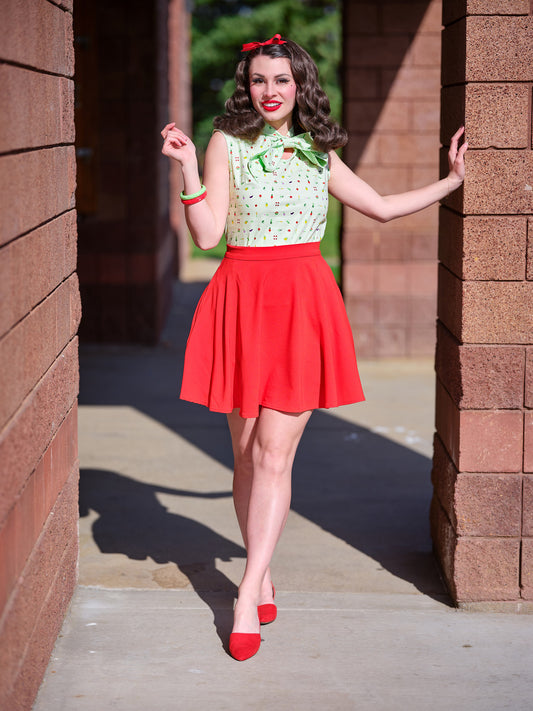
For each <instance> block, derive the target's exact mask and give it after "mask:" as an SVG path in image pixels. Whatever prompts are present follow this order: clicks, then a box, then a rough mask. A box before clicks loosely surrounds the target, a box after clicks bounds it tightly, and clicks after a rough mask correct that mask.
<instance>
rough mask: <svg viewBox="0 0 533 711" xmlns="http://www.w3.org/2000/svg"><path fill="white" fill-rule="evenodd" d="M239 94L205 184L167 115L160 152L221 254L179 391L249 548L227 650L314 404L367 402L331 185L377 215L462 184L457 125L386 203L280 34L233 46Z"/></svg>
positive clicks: (202, 242)
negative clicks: (351, 161)
mask: <svg viewBox="0 0 533 711" xmlns="http://www.w3.org/2000/svg"><path fill="white" fill-rule="evenodd" d="M243 52H245V55H244V58H243V59H242V60H241V61H240V62H239V64H238V66H237V71H236V75H235V83H236V89H235V92H234V94H233V96H232V97H231V98H230V99H228V101H227V102H226V112H225V113H224V114H223V115H222V116H219V117H217V118H216V119H215V121H214V126H215V129H216V130H215V132H214V133H213V136H212V138H211V141H210V143H209V146H208V149H207V152H206V157H205V165H204V174H203V180H204V185H202V183H201V181H200V177H199V170H198V163H197V159H196V151H195V147H194V145H193V143H192V142H191V140H190V139H189V138H188V137H187V136H186V135H185V134H184V133H183V132H182V131H180V130H179V128H177V127H176V125H175V124H174V123H170V124H168V125H167V126H165V128H164V129H163V130H162V132H161V133H162V136H163V138H164V144H163V153H164V154H165V155H167V156H169V157H170V158H173V159H175V160H177V161H178V162H179V163H180V165H181V168H182V171H183V179H184V192H183V193H182V195H181V199H182V202H183V203H184V205H185V215H186V219H187V224H188V226H189V230H190V232H191V235H192V238H193V240H194V242H195V244H197V245H198V246H199V247H200V248H201V249H211V248H212V247H214V246H216V245H217V244H218V242H219V241H220V239H221V237H222V236H223V235H224V234H225V236H226V242H227V251H226V254H225V256H224V259H223V260H222V263H221V265H220V267H219V269H218V270H217V272H216V274H215V276H214V277H213V279H212V280H211V282H210V283H209V285H208V287H207V289H206V290H205V292H204V294H203V295H202V297H201V299H200V302H199V303H198V306H197V309H196V313H195V316H194V320H193V324H192V327H191V333H190V335H189V339H188V342H187V350H186V356H185V367H184V374H183V383H182V390H181V397H182V398H184V399H186V400H190V401H192V402H196V403H200V404H203V405H206V406H207V407H209V408H210V409H211V410H214V411H216V412H224V413H226V414H227V418H228V424H229V429H230V433H231V440H232V445H233V454H234V480H233V498H234V503H235V510H236V513H237V519H238V522H239V526H240V529H241V532H242V537H243V540H244V544H245V546H246V550H247V560H246V568H245V572H244V576H243V578H242V581H241V584H240V586H239V595H238V600H237V603H236V606H235V614H234V626H233V632H232V634H231V636H230V645H229V649H230V654H231V655H232V656H233V657H234V658H235V659H238V660H244V659H248V658H250V657H251V656H253V655H254V654H255V653H256V652H257V651H258V649H259V647H260V643H261V635H260V632H259V629H260V624H265V623H267V622H272V621H273V620H274V619H275V617H276V606H275V602H274V595H275V591H274V587H273V585H272V579H271V574H270V561H271V558H272V555H273V553H274V549H275V547H276V544H277V542H278V540H279V538H280V535H281V533H282V531H283V528H284V526H285V522H286V520H287V516H288V513H289V507H290V498H291V475H292V464H293V461H294V456H295V453H296V449H297V446H298V443H299V441H300V438H301V436H302V433H303V431H304V428H305V426H306V424H307V422H308V420H309V418H310V416H311V413H312V411H313V410H314V409H315V408H318V407H335V406H338V405H344V404H348V403H352V402H358V401H361V400H363V399H364V395H363V391H362V387H361V383H360V380H359V375H358V371H357V364H356V358H355V351H354V345H353V339H352V334H351V329H350V325H349V323H348V318H347V316H346V311H345V309H344V304H343V301H342V297H341V295H340V292H339V289H338V287H337V284H336V282H335V280H334V278H333V275H332V273H331V270H330V268H329V267H328V265H327V264H326V262H325V261H324V260H323V258H322V257H321V255H320V247H319V245H320V240H321V239H322V237H323V234H324V229H325V224H326V215H327V205H328V192H329V194H331V195H333V196H334V197H335V198H337V199H338V200H340V201H341V202H342V203H343V204H344V205H347V206H348V207H351V208H353V209H355V210H358V211H359V212H362V213H363V214H365V215H367V216H369V217H372V218H374V219H376V220H379V221H380V222H386V221H388V220H392V219H394V218H396V217H401V216H403V215H408V214H411V213H413V212H416V211H418V210H421V209H423V208H425V207H428V206H429V205H431V204H432V203H434V202H437V201H438V200H440V199H442V198H443V197H445V196H446V195H447V194H449V193H450V192H451V191H452V190H455V189H456V188H457V187H459V185H461V183H462V182H463V179H464V154H465V152H466V149H467V144H466V143H463V145H462V146H461V147H460V148H459V147H458V144H459V139H460V137H461V135H462V133H463V129H460V130H459V131H457V133H456V134H455V135H454V136H453V138H452V139H451V145H450V151H449V173H448V176H447V177H446V178H444V179H443V180H439V181H438V182H435V183H432V184H430V185H427V186H425V187H422V188H419V189H416V190H410V191H408V192H405V193H401V194H397V195H388V196H381V195H379V194H378V193H377V192H376V191H375V190H374V189H373V188H372V187H370V186H369V185H368V184H367V183H365V182H364V181H363V180H361V179H360V178H358V177H357V176H356V175H355V174H354V173H353V172H352V171H351V170H350V169H349V168H348V167H347V166H346V165H345V164H344V163H343V162H342V160H341V159H340V158H339V157H338V156H337V154H336V153H335V149H336V148H340V147H342V146H343V145H345V144H346V142H347V135H346V132H345V131H344V130H343V129H342V128H340V127H339V126H338V125H337V124H336V123H335V122H334V121H332V119H331V118H330V116H329V114H330V107H329V101H328V99H327V97H326V95H325V93H324V92H323V90H322V89H321V87H320V85H319V83H318V71H317V68H316V65H315V64H314V62H313V60H312V59H311V57H310V56H309V55H308V53H307V52H306V51H305V50H304V49H303V48H302V47H300V46H299V45H297V44H296V43H295V42H292V41H291V40H288V39H282V38H281V37H280V35H275V36H274V37H272V38H271V39H270V40H267V41H266V42H251V43H249V44H246V45H244V46H243Z"/></svg>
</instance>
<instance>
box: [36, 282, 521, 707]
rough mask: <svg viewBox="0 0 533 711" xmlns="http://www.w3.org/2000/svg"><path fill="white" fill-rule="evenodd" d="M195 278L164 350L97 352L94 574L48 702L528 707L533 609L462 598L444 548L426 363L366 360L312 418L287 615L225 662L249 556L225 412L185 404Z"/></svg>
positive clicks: (58, 658) (88, 459)
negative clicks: (489, 607) (432, 514)
mask: <svg viewBox="0 0 533 711" xmlns="http://www.w3.org/2000/svg"><path fill="white" fill-rule="evenodd" d="M202 286H203V285H202V284H201V283H195V282H191V283H187V284H179V285H177V287H176V292H177V293H176V300H175V303H174V307H173V312H172V315H171V318H170V320H169V325H168V327H167V330H166V333H165V335H164V338H163V339H162V342H161V344H160V345H159V346H158V347H157V348H141V347H120V348H119V347H85V348H83V349H82V358H81V395H80V404H81V406H80V462H81V470H82V471H81V482H80V515H81V516H80V546H81V555H80V585H79V587H78V589H77V592H76V595H75V597H74V600H73V602H72V605H71V608H70V612H69V615H68V617H67V619H66V621H65V624H64V627H63V630H62V634H61V636H60V637H59V639H58V641H57V644H56V648H55V651H54V654H53V656H52V659H51V661H50V665H49V668H48V671H47V674H46V677H45V680H44V682H43V685H42V687H41V690H40V693H39V696H38V699H37V701H36V703H35V706H34V711H97V710H98V711H101V710H102V709H108V708H112V709H118V710H119V711H126V710H127V711H147V710H151V709H158V710H159V711H170V710H171V709H172V710H174V709H180V710H181V709H183V710H185V711H189V710H191V711H192V710H193V709H194V710H196V709H200V710H202V709H209V710H210V711H224V710H226V709H228V710H229V709H232V711H237V710H238V709H254V710H256V709H258V710H259V709H260V710H262V709H270V708H275V709H277V710H278V711H284V710H285V709H286V710H287V711H289V710H290V711H304V710H306V711H307V710H314V709H321V710H322V709H326V710H328V711H329V710H331V711H336V710H339V711H348V710H351V709H361V710H362V711H396V710H401V711H403V710H404V709H406V710H409V711H411V710H412V711H418V710H419V709H420V710H422V709H423V710H424V711H427V709H428V708H431V709H432V711H440V709H442V710H444V709H450V708H454V709H457V710H460V711H462V710H463V709H464V710H465V711H466V710H468V711H477V710H478V709H479V711H481V710H483V711H502V710H503V709H513V710H514V711H522V710H525V709H528V710H529V709H531V708H532V707H533V671H532V669H533V641H532V640H533V616H530V615H517V614H501V613H500V614H496V613H488V612H476V613H467V612H464V611H457V610H455V609H454V608H453V607H452V606H451V605H450V601H449V599H448V597H447V595H446V592H445V590H444V588H443V586H442V583H441V581H440V578H439V575H438V572H437V569H436V567H435V564H434V561H433V558H432V555H431V542H430V539H429V531H428V508H429V501H430V497H431V485H430V470H431V451H432V445H431V441H432V436H433V391H434V377H433V367H432V363H431V362H430V361H429V360H425V361H416V362H412V361H411V362H405V361H396V362H392V361H384V362H379V363H376V362H363V363H362V364H361V373H362V379H363V383H364V385H365V391H366V395H367V402H366V403H363V404H359V405H355V406H348V407H343V408H339V409H337V410H333V411H332V410H328V411H318V412H316V413H315V414H314V415H313V417H312V419H311V421H310V424H309V427H308V429H307V431H306V433H305V435H304V438H303V440H302V443H301V445H300V449H299V452H298V456H297V462H296V465H295V471H294V491H293V503H292V511H291V514H290V516H289V520H288V523H287V528H286V530H285V533H284V535H283V538H282V540H281V542H280V544H279V547H278V550H277V552H276V557H275V560H274V561H273V566H272V569H273V576H274V583H275V585H276V588H277V600H276V601H277V603H278V609H279V614H278V619H277V620H276V622H275V623H274V624H272V625H269V626H267V627H264V628H262V638H263V640H264V641H263V644H262V645H261V649H260V651H259V653H258V654H257V655H256V657H254V658H253V659H251V660H249V661H247V662H243V663H239V662H235V661H234V660H233V659H231V657H229V656H228V654H227V651H226V650H227V640H228V636H229V632H230V630H231V621H232V605H233V599H234V596H235V593H236V585H237V584H238V582H239V580H240V577H241V574H242V570H243V565H244V550H243V547H242V543H241V540H240V535H239V531H238V528H237V524H236V521H235V516H234V513H233V505H232V501H231V451H230V443H229V436H228V433H227V429H226V423H225V418H224V416H220V415H214V414H212V413H209V412H207V411H206V410H205V409H204V408H201V407H198V406H194V405H190V404H187V403H183V402H180V401H179V400H178V398H177V388H178V382H179V370H180V364H181V361H182V357H183V349H184V343H185V337H186V333H187V330H188V326H189V323H190V320H191V318H192V308H193V306H194V304H195V302H196V300H197V298H198V296H199V294H200V292H201V288H202Z"/></svg>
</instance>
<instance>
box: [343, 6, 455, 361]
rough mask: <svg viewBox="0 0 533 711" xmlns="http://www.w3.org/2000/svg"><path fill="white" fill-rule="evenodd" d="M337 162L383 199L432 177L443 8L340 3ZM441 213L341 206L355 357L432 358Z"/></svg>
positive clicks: (346, 294)
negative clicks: (341, 134) (398, 214)
mask: <svg viewBox="0 0 533 711" xmlns="http://www.w3.org/2000/svg"><path fill="white" fill-rule="evenodd" d="M343 20H344V22H343V27H344V87H343V88H344V125H345V127H346V129H347V130H348V131H349V134H350V141H349V144H348V146H347V147H346V149H345V150H344V153H343V158H344V160H345V161H346V162H347V163H348V165H349V166H350V167H351V168H352V169H353V170H355V172H356V173H357V174H358V175H360V176H361V177H362V178H363V179H365V180H366V181H367V182H369V183H370V184H371V185H372V186H373V187H375V188H376V190H378V192H380V193H382V194H387V193H397V192H402V191H403V190H410V189H411V188H414V187H419V186H421V185H424V184H425V183H428V182H431V181H433V180H437V179H438V173H439V165H438V164H439V155H438V154H439V137H438V126H439V103H440V34H441V0H425V1H423V2H409V3H407V2H405V0H403V1H398V0H375V2H368V0H367V1H366V2H362V1H355V2H345V3H344V18H343ZM437 216H438V210H437V207H436V206H435V207H431V208H428V209H427V210H424V211H422V212H420V213H418V214H416V215H412V216H409V217H404V218H402V219H400V220H395V221H393V222H390V223H388V224H386V225H383V224H380V223H378V222H375V221H372V220H370V219H368V218H366V217H363V216H362V215H360V214H358V213H356V212H355V211H353V210H349V209H347V208H345V210H344V219H343V223H344V224H343V237H342V253H343V292H344V297H345V302H346V307H347V310H348V315H349V317H350V321H351V322H352V325H353V330H354V336H355V341H356V345H357V351H358V354H359V355H360V356H369V357H374V356H415V355H425V354H431V355H433V353H434V348H435V316H436V295H437V233H438V219H437Z"/></svg>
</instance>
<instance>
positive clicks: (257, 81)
mask: <svg viewBox="0 0 533 711" xmlns="http://www.w3.org/2000/svg"><path fill="white" fill-rule="evenodd" d="M262 83H263V80H262V79H252V84H262Z"/></svg>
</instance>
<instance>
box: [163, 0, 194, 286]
mask: <svg viewBox="0 0 533 711" xmlns="http://www.w3.org/2000/svg"><path fill="white" fill-rule="evenodd" d="M187 4H188V3H187V2H186V0H169V6H168V85H169V87H168V88H169V97H168V119H169V120H170V121H175V122H176V123H177V124H178V126H179V127H180V128H181V129H183V130H184V131H185V133H186V134H187V135H188V136H191V137H192V136H193V134H192V89H191V69H190V66H189V54H190V25H191V21H190V14H189V12H188V11H187ZM168 169H169V187H170V196H169V211H170V224H171V225H172V229H173V230H174V232H175V234H176V235H177V238H178V250H177V257H178V259H177V262H178V264H177V272H178V274H179V272H180V271H181V269H182V267H183V266H184V264H185V263H186V261H187V258H188V257H189V254H190V251H191V240H190V237H189V232H188V228H187V223H186V222H185V213H184V210H183V205H182V204H181V201H180V199H179V194H180V192H181V191H182V190H183V177H182V174H181V168H180V167H179V164H178V163H177V161H174V160H173V161H169V165H168Z"/></svg>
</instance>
